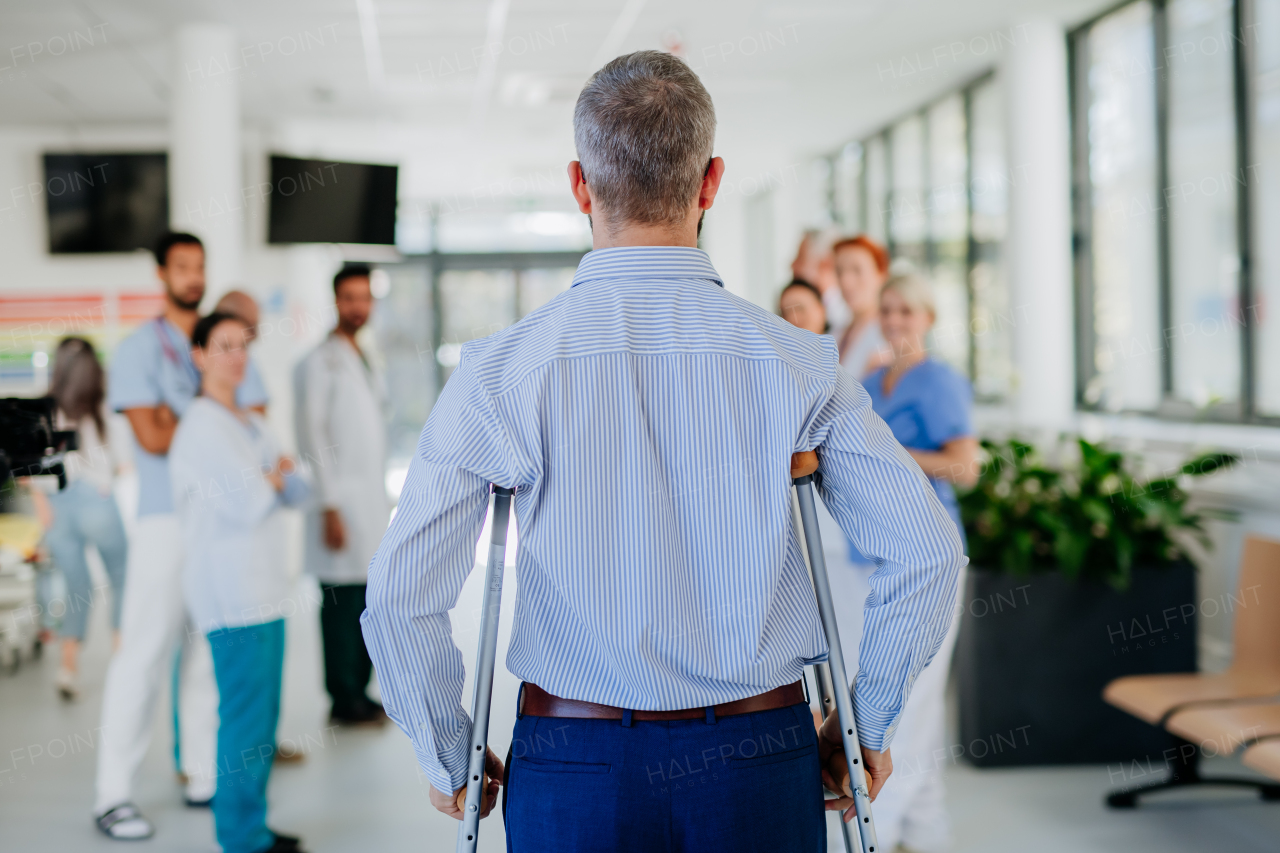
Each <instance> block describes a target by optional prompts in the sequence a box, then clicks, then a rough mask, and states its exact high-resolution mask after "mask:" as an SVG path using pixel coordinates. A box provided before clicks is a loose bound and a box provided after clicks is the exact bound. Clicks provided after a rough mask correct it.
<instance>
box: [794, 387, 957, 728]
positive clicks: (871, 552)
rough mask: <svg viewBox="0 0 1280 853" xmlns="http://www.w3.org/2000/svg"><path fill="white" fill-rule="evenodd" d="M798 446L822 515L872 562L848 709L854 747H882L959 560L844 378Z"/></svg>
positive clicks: (931, 499)
mask: <svg viewBox="0 0 1280 853" xmlns="http://www.w3.org/2000/svg"><path fill="white" fill-rule="evenodd" d="M808 439H809V443H808V445H807V446H808V447H813V448H816V450H817V452H818V459H819V468H818V474H817V476H816V477H815V480H816V482H817V485H818V490H819V493H820V494H821V495H822V499H823V501H824V502H825V503H826V505H827V509H828V510H829V511H830V512H831V514H832V516H833V517H834V518H835V519H836V521H837V522H838V523H839V525H840V528H841V529H842V530H843V531H844V532H845V535H846V536H848V537H849V540H850V541H851V542H852V543H853V545H854V547H856V548H857V550H858V551H859V552H860V553H861V554H863V555H865V556H866V558H867V559H869V560H871V561H872V562H874V563H875V564H876V570H875V571H874V572H873V573H872V575H871V578H870V581H869V583H870V586H871V594H870V595H869V596H868V597H867V601H866V611H865V618H864V620H863V628H862V642H861V646H860V651H859V655H858V660H859V664H860V669H859V672H858V674H857V677H856V679H855V685H854V711H855V716H856V718H857V722H858V735H859V738H860V739H861V741H862V744H863V745H864V746H867V747H868V748H870V749H875V750H883V749H885V748H887V747H888V746H889V743H890V741H891V740H892V739H893V734H894V732H895V730H896V728H897V725H898V721H899V720H900V719H901V716H902V710H903V708H904V707H905V705H906V701H907V696H908V694H909V693H910V691H911V687H912V685H913V684H914V683H915V680H916V678H917V677H918V676H919V675H920V673H921V671H922V670H923V669H924V668H925V666H927V665H928V663H929V661H930V660H932V659H933V656H934V654H935V653H936V652H937V650H938V647H939V646H940V645H941V644H942V640H943V638H944V637H945V636H946V633H947V629H948V627H950V625H951V619H952V616H953V613H954V609H955V608H954V604H955V599H956V589H957V583H958V579H959V573H960V569H961V568H962V567H963V566H964V565H965V563H966V562H967V558H966V557H965V556H964V553H963V549H962V547H961V544H960V538H959V535H958V534H957V533H956V529H955V525H954V524H953V523H952V522H951V519H950V517H948V515H947V512H946V510H945V509H943V507H942V504H941V503H939V502H938V498H937V495H936V494H935V493H934V490H933V488H932V487H931V486H930V485H929V482H928V480H926V479H925V476H924V474H923V473H922V472H921V471H920V468H919V466H918V465H916V464H915V462H914V461H912V459H911V457H910V456H908V455H907V452H906V451H905V450H903V449H902V446H901V445H899V444H898V442H897V441H896V440H895V439H894V437H893V434H892V433H891V432H889V428H888V427H887V426H886V425H885V423H884V421H882V420H881V419H880V417H879V416H878V415H876V414H875V413H874V412H873V411H872V410H871V399H870V397H868V395H867V392H866V391H865V390H864V389H863V388H862V386H861V385H859V384H858V383H857V382H855V381H854V380H853V379H852V378H850V377H849V376H848V374H846V373H845V372H844V371H836V383H835V391H834V393H833V394H832V396H831V397H830V399H829V400H827V401H826V403H825V405H824V406H823V407H822V408H821V410H820V411H819V412H818V413H817V415H816V416H815V417H814V418H813V420H812V423H811V426H810V430H809V435H808ZM800 449H803V448H800ZM859 603H860V602H849V603H847V604H846V606H855V607H856V606H858V604H859Z"/></svg>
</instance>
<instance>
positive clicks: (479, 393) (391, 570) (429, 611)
mask: <svg viewBox="0 0 1280 853" xmlns="http://www.w3.org/2000/svg"><path fill="white" fill-rule="evenodd" d="M509 435H510V431H509V430H508V429H506V428H505V427H504V425H503V423H502V420H501V418H500V417H499V415H498V413H497V411H496V409H495V408H494V406H493V404H492V400H491V398H490V397H489V395H488V394H487V392H486V391H485V390H484V388H483V387H482V386H481V384H480V383H479V381H478V380H477V379H476V377H475V375H474V373H473V372H472V371H471V370H470V367H469V363H468V358H467V356H466V354H465V350H464V355H463V360H462V363H461V364H460V365H459V367H458V370H457V371H456V372H455V373H454V375H453V376H452V377H450V379H449V382H448V384H447V385H446V386H445V388H444V391H443V392H442V393H441V395H440V399H439V400H438V401H437V402H436V405H435V407H434V408H433V409H432V410H431V416H430V417H429V418H428V419H427V423H426V426H425V427H423V430H422V437H421V439H420V440H419V442H418V450H417V453H416V454H415V456H414V459H413V461H412V462H411V463H410V465H409V473H408V477H407V478H406V480H405V486H404V491H403V492H402V494H401V497H400V504H399V506H398V508H397V510H396V516H395V520H394V521H392V523H391V527H390V528H388V530H387V532H386V534H385V535H384V536H383V539H382V544H381V545H380V546H379V548H378V551H377V553H376V554H374V557H373V561H372V563H371V564H370V566H369V586H368V592H367V595H366V599H365V608H366V609H365V612H364V615H363V616H362V617H361V624H362V626H363V630H364V637H365V642H366V644H367V645H368V647H369V654H370V657H372V658H373V662H374V666H376V667H377V670H378V683H379V685H380V686H381V689H382V699H383V704H384V706H385V707H386V710H387V714H388V715H389V716H390V717H391V719H393V720H395V721H396V723H397V724H398V725H399V726H400V728H401V729H403V730H404V732H405V734H407V735H408V736H409V738H410V739H411V740H412V741H413V746H414V750H415V752H416V753H417V756H418V763H419V765H420V766H421V767H422V770H423V772H424V773H425V774H426V776H427V779H428V780H430V782H431V784H432V785H433V786H434V787H435V788H436V790H438V791H445V792H451V791H456V790H458V789H459V788H461V787H462V786H463V785H464V784H466V775H467V751H468V745H469V743H470V740H471V719H470V717H469V716H468V715H467V713H466V711H465V710H464V709H463V707H462V685H463V679H464V676H465V671H464V669H463V663H462V653H461V652H460V651H459V650H458V647H457V646H456V645H455V644H454V642H453V631H452V626H451V624H450V621H449V610H451V609H452V608H453V606H454V605H455V604H456V603H457V600H458V594H459V592H460V591H461V590H462V585H463V583H464V582H465V581H466V579H467V576H468V575H469V574H470V573H471V569H472V567H473V565H474V563H475V554H476V542H477V540H478V539H479V537H480V531H481V529H482V528H483V526H484V519H485V514H486V511H487V508H488V502H489V484H490V483H498V484H499V485H504V486H509V487H511V486H519V485H521V484H527V483H529V482H530V479H529V477H530V472H529V469H528V467H527V466H526V464H524V463H522V462H521V461H520V460H521V456H520V454H519V453H518V452H517V451H516V450H515V449H514V447H513V445H512V444H511V443H510V441H509Z"/></svg>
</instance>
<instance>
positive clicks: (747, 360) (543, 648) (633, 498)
mask: <svg viewBox="0 0 1280 853" xmlns="http://www.w3.org/2000/svg"><path fill="white" fill-rule="evenodd" d="M813 448H816V449H817V451H818V455H819V460H820V465H821V468H820V475H819V480H818V486H819V492H820V494H821V495H822V498H823V500H824V501H825V503H826V505H827V507H828V508H829V509H830V511H831V513H832V515H833V516H834V517H835V519H836V521H837V522H838V523H839V524H840V526H841V528H842V529H843V530H844V531H845V533H846V534H847V535H848V536H849V538H850V539H851V540H853V541H854V542H856V543H857V545H858V549H859V551H861V553H863V554H866V555H868V556H870V557H871V558H872V559H874V560H875V561H876V562H877V563H878V564H879V568H878V570H877V571H876V572H875V573H874V574H873V575H872V578H871V588H872V592H871V595H870V596H869V597H868V599H867V601H866V608H867V615H866V619H865V629H864V633H863V638H862V648H861V653H860V655H859V660H860V662H861V667H862V668H861V671H860V672H859V674H858V676H857V678H856V693H855V704H856V711H857V719H858V725H859V733H860V734H861V736H862V739H863V743H864V744H866V745H867V746H869V747H871V748H873V749H881V748H884V747H885V746H886V745H887V744H888V743H889V740H890V738H891V737H892V732H893V729H894V727H895V726H896V724H897V720H898V718H899V716H900V715H901V713H902V709H903V704H904V702H905V700H906V696H907V692H908V690H909V689H910V687H911V684H912V682H913V681H914V680H915V678H916V677H917V676H918V675H919V674H920V671H921V670H922V669H923V668H924V666H925V665H926V664H927V663H928V662H929V660H930V658H932V656H933V654H934V652H935V651H936V649H937V648H938V645H939V644H940V643H941V642H942V639H943V636H944V635H945V634H946V631H947V627H948V625H949V624H950V622H951V616H952V610H953V604H954V602H955V595H956V581H957V576H958V573H959V569H960V568H961V566H963V565H964V563H965V558H964V556H963V554H962V551H961V547H960V539H959V537H958V536H957V534H956V529H955V526H954V524H952V522H951V520H950V519H949V518H948V517H947V513H946V511H945V510H944V509H943V508H942V506H941V504H939V502H938V499H937V497H936V496H935V495H934V491H933V489H932V488H931V487H930V485H929V483H928V481H927V480H926V479H925V477H924V475H923V474H922V473H921V471H920V469H919V467H918V466H917V465H916V464H915V463H914V462H913V461H912V460H911V458H910V457H909V456H908V455H907V454H906V452H905V451H904V450H903V449H902V448H901V447H900V446H899V444H898V442H897V441H895V440H894V438H893V435H892V434H891V433H890V432H889V430H888V428H887V427H886V426H885V424H884V422H883V421H881V420H880V418H879V417H878V416H876V415H875V414H874V413H873V412H872V411H871V402H870V400H869V398H868V397H867V394H866V392H865V391H864V390H863V389H862V386H861V385H859V384H858V383H857V382H856V381H854V380H853V379H851V378H850V377H849V376H848V375H846V374H845V373H844V372H843V371H840V370H838V369H837V357H836V350H835V346H834V344H833V343H832V341H831V339H830V338H828V337H823V336H818V335H814V334H812V333H810V332H806V331H802V330H799V329H796V328H794V327H793V326H791V325H789V324H788V323H786V322H784V321H783V320H781V319H779V318H778V317H775V316H773V315H772V314H769V313H767V312H765V311H763V310H761V309H760V308H758V307H756V306H755V305H752V304H750V303H748V302H746V301H744V300H742V299H739V298H737V297H735V296H733V295H732V294H730V293H728V292H727V291H726V290H725V289H724V287H723V283H722V282H721V280H720V277H719V275H718V274H717V273H716V271H715V268H714V267H713V266H712V265H711V262H710V260H709V259H708V258H707V256H706V255H705V254H704V253H703V252H701V251H699V250H697V249H691V248H677V247H656V246H650V247H633V248H615V249H600V250H596V251H593V252H590V253H588V254H587V255H586V256H585V257H584V258H583V260H582V263H581V265H580V266H579V267H578V271H577V274H576V276H575V277H574V286H573V287H572V288H570V289H569V290H568V291H566V292H565V293H563V294H561V295H560V296H558V297H556V298H555V299H553V300H551V301H550V302H549V303H547V304H546V305H545V306H543V307H542V308H541V309H539V310H537V311H535V312H534V313H532V314H530V315H529V316H528V317H526V318H524V319H523V320H521V321H520V322H519V323H517V324H515V325H514V326H511V327H509V328H507V329H505V330H503V331H501V332H498V333H497V334H494V335H490V336H489V337H487V338H484V339H482V340H477V341H472V342H471V343H468V344H466V345H465V346H464V347H463V348H462V360H461V363H460V364H459V366H458V368H457V370H456V372H455V373H454V375H453V376H452V377H451V378H450V380H449V382H448V384H447V385H446V386H445V388H444V391H443V392H442V393H441V395H440V398H439V400H438V401H437V402H436V405H435V408H434V409H433V410H432V412H431V416H430V417H429V418H428V419H427V423H426V426H425V427H424V428H423V430H422V437H421V439H420V440H419V443H418V448H417V452H416V454H415V456H414V459H413V461H412V463H411V465H410V468H409V474H408V478H407V480H406V481H405V486H404V492H403V494H402V496H401V499H400V506H399V509H398V511H397V514H396V517H395V520H394V521H393V522H392V524H391V527H390V528H389V529H388V530H387V533H386V536H385V537H384V538H383V540H382V545H381V547H380V548H379V549H378V552H377V554H376V555H375V556H374V558H373V562H372V565H371V566H370V570H369V588H368V595H367V608H368V609H367V610H366V611H365V614H364V616H363V625H364V634H365V638H366V640H367V641H368V644H369V651H370V653H371V655H372V657H373V660H374V662H375V664H376V665H377V668H378V683H379V685H380V688H381V691H382V697H383V700H384V702H385V705H386V709H387V711H388V713H389V714H390V716H391V718H392V719H394V720H395V721H396V722H397V723H398V724H399V725H400V727H401V728H402V729H404V731H405V732H406V733H407V734H409V736H410V738H411V739H412V740H413V743H414V747H415V749H416V750H417V754H418V759H419V762H420V764H421V766H422V768H423V770H424V772H425V773H426V775H427V777H428V779H429V780H430V781H431V784H432V785H434V786H435V787H436V788H437V789H438V790H442V791H452V790H456V789H458V788H460V787H462V786H463V785H464V784H465V781H466V761H467V755H466V753H467V746H468V742H469V739H470V735H471V723H470V719H469V717H468V715H467V713H466V712H465V711H464V710H463V707H462V704H461V699H462V686H463V678H464V670H463V661H462V655H461V653H460V652H459V651H458V649H457V647H456V646H455V645H454V643H453V640H452V636H451V629H450V622H449V615H448V611H449V609H450V608H451V607H453V606H454V603H455V602H456V600H457V597H458V594H459V591H460V590H461V588H462V585H463V582H464V581H465V580H466V577H467V575H468V574H469V573H470V572H471V570H472V566H473V563H474V561H475V553H476V542H477V539H478V538H479V535H480V530H481V528H482V527H483V524H484V520H485V515H486V511H487V507H488V486H489V484H490V483H497V484H499V485H503V486H514V487H516V488H517V491H516V496H515V512H516V515H517V518H518V519H519V529H520V537H519V548H518V552H517V557H516V571H517V573H518V584H517V587H518V592H517V597H516V602H515V618H514V623H513V630H512V635H511V646H510V649H509V651H508V653H507V667H508V669H510V671H511V672H512V673H513V674H514V675H515V676H517V677H518V678H521V679H523V680H525V681H530V682H533V683H535V684H537V685H539V686H540V687H542V688H544V689H545V690H547V691H549V692H551V693H553V694H555V695H557V696H562V697H566V698H570V699H580V700H587V701H591V702H601V703H606V704H609V705H615V706H620V707H624V708H631V709H636V710H640V709H644V710H653V709H678V708H696V707H704V706H706V705H712V704H716V703H720V702H728V701H732V700H735V699H741V698H744V697H747V696H752V695H755V694H757V693H762V692H764V691H766V690H770V689H772V688H774V687H778V686H779V685H782V684H786V683H789V682H794V681H796V680H797V679H799V678H800V677H801V674H802V672H803V668H804V666H805V664H806V663H812V662H814V661H817V660H822V659H824V658H825V657H826V654H827V644H826V640H825V638H824V637H823V635H822V629H821V626H820V624H819V621H818V612H817V605H816V603H815V601H814V596H813V589H812V586H811V584H810V581H809V576H808V573H807V570H806V568H805V564H804V562H803V559H802V557H801V554H800V550H799V545H798V543H797V539H796V536H795V532H794V530H793V528H792V523H791V511H790V493H789V491H788V490H789V488H790V484H791V481H790V474H789V470H790V468H789V466H790V459H791V454H792V453H794V452H797V451H802V450H809V449H813ZM852 641H853V640H852V638H850V639H849V640H847V642H852Z"/></svg>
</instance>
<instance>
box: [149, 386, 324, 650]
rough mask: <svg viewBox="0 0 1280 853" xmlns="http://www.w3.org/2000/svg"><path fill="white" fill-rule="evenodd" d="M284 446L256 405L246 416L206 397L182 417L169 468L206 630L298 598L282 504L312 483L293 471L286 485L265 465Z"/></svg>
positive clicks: (263, 618)
mask: <svg viewBox="0 0 1280 853" xmlns="http://www.w3.org/2000/svg"><path fill="white" fill-rule="evenodd" d="M279 455H280V451H279V448H278V446H277V445H276V442H275V440H274V439H273V438H272V437H271V434H270V433H269V432H268V431H267V424H266V421H264V420H263V419H262V417H261V416H260V415H258V414H257V413H256V412H250V413H248V415H247V422H246V421H242V420H240V419H239V418H238V417H236V415H235V413H233V412H232V411H231V410H230V409H228V408H227V407H226V406H223V405H222V404H221V403H218V402H215V401H213V400H210V399H208V398H207V397H197V398H196V399H195V400H193V401H192V402H191V405H190V406H188V407H187V409H186V411H185V412H183V414H182V420H181V421H179V422H178V430H177V432H175V433H174V436H173V443H172V444H171V445H170V447H169V477H170V479H171V481H172V483H173V503H174V510H175V511H176V512H177V515H178V521H179V524H180V525H181V529H182V547H183V552H184V554H185V558H184V564H183V571H182V589H183V593H184V597H185V599H186V602H187V609H188V610H189V611H190V613H191V617H192V619H194V620H195V623H196V626H197V628H198V629H199V631H200V632H201V633H208V632H209V631H212V630H215V629H218V628H239V627H243V626H245V625H259V624H262V623H264V622H271V621H273V620H276V619H281V618H283V617H285V616H288V615H290V614H291V613H292V612H293V611H294V610H295V609H296V608H297V602H296V601H294V600H293V599H292V597H291V591H292V583H291V579H290V577H289V572H288V568H287V567H288V564H289V563H288V559H287V543H288V531H287V529H286V527H285V524H284V513H283V512H281V510H282V509H283V508H284V507H285V506H286V505H287V506H295V507H296V506H299V505H301V504H303V503H305V502H306V500H307V498H308V497H309V494H310V488H309V487H308V485H307V482H306V481H305V480H304V479H303V478H302V477H301V475H299V474H297V473H290V474H288V475H286V477H285V488H284V491H283V492H277V491H276V490H275V488H274V487H273V486H272V485H271V484H270V483H269V482H268V481H267V479H266V476H265V474H264V472H269V471H270V470H271V468H272V467H273V466H274V465H275V464H276V460H277V459H278V458H279Z"/></svg>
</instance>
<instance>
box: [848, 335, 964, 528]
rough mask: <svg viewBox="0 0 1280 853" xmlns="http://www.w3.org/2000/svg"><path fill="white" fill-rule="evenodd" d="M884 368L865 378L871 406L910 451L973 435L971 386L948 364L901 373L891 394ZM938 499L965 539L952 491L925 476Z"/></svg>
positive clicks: (927, 362)
mask: <svg viewBox="0 0 1280 853" xmlns="http://www.w3.org/2000/svg"><path fill="white" fill-rule="evenodd" d="M886 370H888V368H885V367H882V368H880V369H879V370H877V371H875V372H874V373H872V374H871V375H870V376H868V377H867V378H866V379H864V380H863V385H864V386H865V387H866V389H867V394H868V395H870V397H871V409H872V410H873V411H874V412H875V413H876V414H877V415H879V416H880V417H881V419H882V420H883V421H884V422H885V423H886V424H888V426H889V430H890V431H891V432H892V433H893V437H894V438H896V439H898V443H899V444H901V445H902V446H903V447H906V448H908V449H909V450H928V451H938V450H941V449H942V445H944V444H946V443H947V442H948V441H951V440H952V439H956V438H964V437H966V436H971V435H973V423H972V417H971V416H972V411H973V387H972V386H971V385H970V384H969V380H968V379H966V378H965V377H963V376H961V375H960V374H959V373H958V372H956V371H955V370H954V369H952V368H951V367H950V366H949V365H946V364H943V363H942V362H940V361H936V360H934V359H932V358H926V359H925V360H924V361H922V362H920V363H919V364H917V365H915V366H914V367H912V368H910V369H908V370H907V372H906V373H904V374H902V376H901V377H899V379H898V384H897V385H895V386H894V388H893V393H892V394H890V395H889V396H887V397H886V396H885V394H884V374H885V371H886ZM929 482H930V483H931V484H932V485H933V490H934V492H936V493H937V495H938V500H940V501H941V502H942V505H943V506H944V507H945V508H946V510H947V513H948V514H949V515H950V516H951V520H952V521H954V522H955V523H956V527H957V528H958V529H959V531H960V541H961V542H965V536H964V525H963V524H962V523H961V522H960V504H959V503H958V502H957V501H956V492H955V489H954V488H952V486H951V484H950V483H949V482H947V481H945V480H935V479H933V478H932V477H930V478H929Z"/></svg>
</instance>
